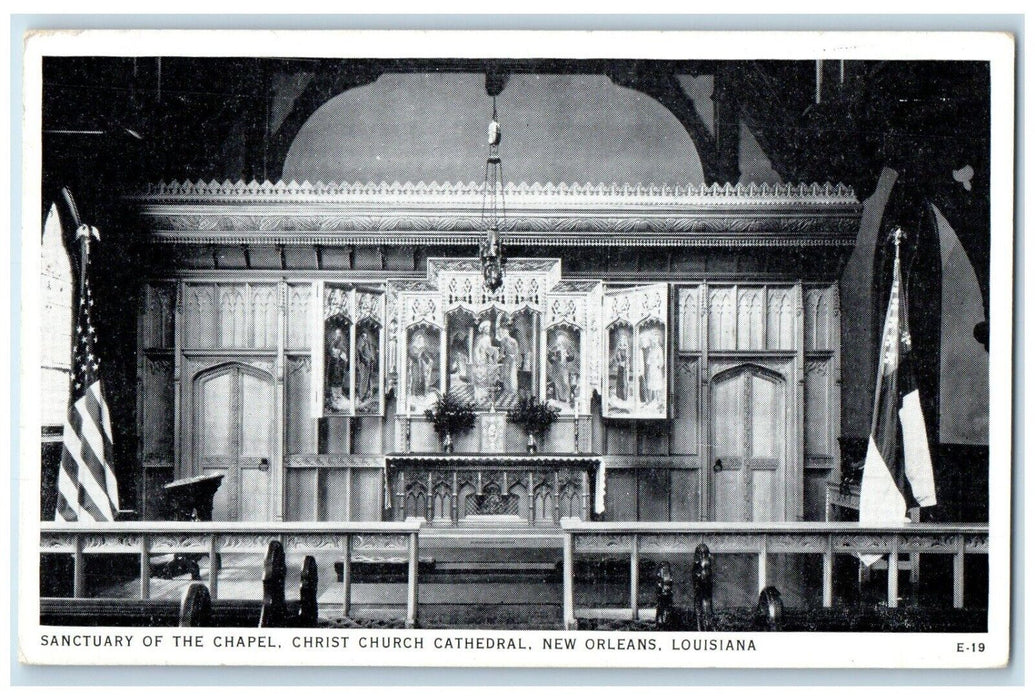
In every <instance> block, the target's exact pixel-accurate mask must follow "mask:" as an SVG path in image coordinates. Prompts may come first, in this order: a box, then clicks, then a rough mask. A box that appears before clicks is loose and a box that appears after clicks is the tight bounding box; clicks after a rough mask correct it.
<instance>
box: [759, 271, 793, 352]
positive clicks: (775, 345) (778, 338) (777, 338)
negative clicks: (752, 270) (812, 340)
mask: <svg viewBox="0 0 1035 700" xmlns="http://www.w3.org/2000/svg"><path fill="white" fill-rule="evenodd" d="M793 292H794V290H792V289H791V288H790V287H770V288H769V290H768V293H769V294H768V296H769V298H768V303H767V305H766V347H767V348H768V349H770V350H793V349H794V348H795V346H796V345H797V343H796V342H795V338H794V294H793Z"/></svg>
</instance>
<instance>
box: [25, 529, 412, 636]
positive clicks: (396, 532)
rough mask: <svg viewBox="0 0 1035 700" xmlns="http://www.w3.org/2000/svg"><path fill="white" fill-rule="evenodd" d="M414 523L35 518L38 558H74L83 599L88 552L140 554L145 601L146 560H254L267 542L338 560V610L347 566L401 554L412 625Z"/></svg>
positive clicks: (348, 595)
mask: <svg viewBox="0 0 1035 700" xmlns="http://www.w3.org/2000/svg"><path fill="white" fill-rule="evenodd" d="M420 526H421V520H420V519H417V518H409V519H407V520H406V521H404V522H324V523H302V522H291V523H229V522H228V523H218V522H115V523H82V524H79V523H60V522H42V523H40V549H39V551H40V555H41V557H42V555H45V554H70V555H71V556H72V560H73V579H72V597H73V598H84V597H85V566H84V557H85V556H86V555H93V554H136V555H139V557H140V593H139V596H138V598H139V599H140V600H149V599H150V598H151V589H150V584H151V576H152V564H151V558H152V557H154V556H158V555H164V554H182V555H188V556H208V557H209V562H217V561H218V560H219V556H220V555H222V554H253V555H258V557H259V558H260V560H261V559H262V557H264V556H265V555H266V552H267V548H268V546H269V543H270V541H271V540H278V541H280V543H281V544H282V545H283V547H284V551H285V553H286V554H289V555H298V554H314V555H315V554H325V555H328V554H330V555H336V556H340V557H342V560H343V562H344V570H343V576H342V614H343V615H345V616H348V615H349V612H350V607H351V600H352V575H351V563H352V562H353V561H356V560H362V559H366V558H371V557H373V558H375V559H377V558H389V559H402V558H403V557H405V561H406V563H407V578H406V625H407V627H415V626H416V624H417V558H418V556H419V554H420V547H419V542H418V536H417V534H418V532H419V531H420ZM207 584H208V589H209V593H210V595H211V598H212V600H213V601H215V600H218V596H219V566H213V565H211V564H210V566H209V567H208V581H207Z"/></svg>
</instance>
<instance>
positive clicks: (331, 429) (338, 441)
mask: <svg viewBox="0 0 1035 700" xmlns="http://www.w3.org/2000/svg"><path fill="white" fill-rule="evenodd" d="M313 380H314V381H316V380H317V378H315V377H314V378H313ZM321 422H322V424H323V430H324V442H323V449H322V450H320V451H321V452H322V453H324V454H329V455H347V454H350V453H351V452H352V449H351V435H350V434H351V432H352V431H351V430H350V429H349V418H348V417H346V416H328V417H327V418H323V419H321Z"/></svg>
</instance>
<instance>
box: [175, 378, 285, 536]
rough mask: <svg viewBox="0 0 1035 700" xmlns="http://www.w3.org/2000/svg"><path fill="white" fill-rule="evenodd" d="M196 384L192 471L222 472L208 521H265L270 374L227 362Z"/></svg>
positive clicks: (270, 448)
mask: <svg viewBox="0 0 1035 700" xmlns="http://www.w3.org/2000/svg"><path fill="white" fill-rule="evenodd" d="M194 387H195V388H194V401H195V405H194V416H195V426H194V436H195V449H194V455H195V458H194V459H195V464H194V473H195V474H197V475H199V476H200V475H205V476H209V475H212V474H223V475H224V477H223V483H222V485H221V486H220V488H219V490H218V491H217V492H216V497H215V502H214V504H213V510H212V519H213V520H240V521H252V520H254V521H269V520H270V518H271V514H272V510H271V505H272V498H271V496H272V494H271V491H272V489H271V486H272V481H273V479H272V471H271V469H270V466H271V462H272V456H273V419H274V402H273V378H272V377H270V376H269V375H268V374H266V373H265V372H261V371H258V370H255V369H253V368H251V367H248V366H246V365H240V364H230V365H224V366H220V367H217V368H215V369H212V370H209V371H208V372H205V373H203V374H201V375H199V376H198V378H197V379H196V380H195V382H194Z"/></svg>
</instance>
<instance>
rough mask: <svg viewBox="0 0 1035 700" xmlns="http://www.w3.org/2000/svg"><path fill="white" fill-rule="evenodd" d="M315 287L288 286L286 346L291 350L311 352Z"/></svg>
mask: <svg viewBox="0 0 1035 700" xmlns="http://www.w3.org/2000/svg"><path fill="white" fill-rule="evenodd" d="M312 294H313V285H312V284H310V283H308V282H305V283H301V284H289V285H288V331H287V341H286V343H285V346H286V347H287V348H288V349H289V350H306V351H308V350H309V347H310V340H309V332H310V331H309V326H310V325H311V323H312V318H311V316H310V313H309V305H310V303H312Z"/></svg>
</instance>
